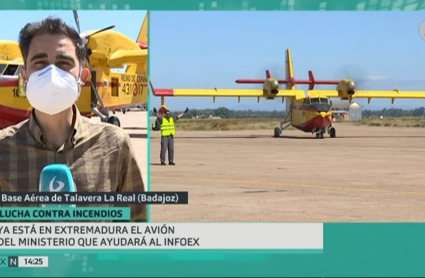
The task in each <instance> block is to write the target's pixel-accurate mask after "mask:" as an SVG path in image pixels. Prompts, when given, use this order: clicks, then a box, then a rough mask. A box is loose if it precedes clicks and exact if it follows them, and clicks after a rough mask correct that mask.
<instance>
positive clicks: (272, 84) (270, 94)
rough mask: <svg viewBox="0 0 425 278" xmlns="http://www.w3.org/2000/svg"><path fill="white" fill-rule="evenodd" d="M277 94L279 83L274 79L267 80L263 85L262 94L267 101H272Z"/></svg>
mask: <svg viewBox="0 0 425 278" xmlns="http://www.w3.org/2000/svg"><path fill="white" fill-rule="evenodd" d="M278 93H279V81H277V79H275V78H268V79H267V80H266V82H264V84H263V94H264V97H265V98H267V99H274V98H275V97H276V95H277V94H278Z"/></svg>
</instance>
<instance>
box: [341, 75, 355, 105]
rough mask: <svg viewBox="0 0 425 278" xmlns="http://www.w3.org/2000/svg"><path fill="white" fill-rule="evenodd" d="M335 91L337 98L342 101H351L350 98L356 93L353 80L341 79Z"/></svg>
mask: <svg viewBox="0 0 425 278" xmlns="http://www.w3.org/2000/svg"><path fill="white" fill-rule="evenodd" d="M336 89H337V91H338V97H340V98H341V99H342V100H351V97H352V96H353V95H354V93H355V91H356V86H355V84H354V81H353V80H351V79H343V80H341V82H339V84H338V86H337V87H336Z"/></svg>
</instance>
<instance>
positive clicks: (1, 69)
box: [0, 65, 6, 74]
mask: <svg viewBox="0 0 425 278" xmlns="http://www.w3.org/2000/svg"><path fill="white" fill-rule="evenodd" d="M5 68H6V65H0V74H3V71H4V69H5Z"/></svg>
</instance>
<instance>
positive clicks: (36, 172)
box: [0, 17, 147, 222]
mask: <svg viewBox="0 0 425 278" xmlns="http://www.w3.org/2000/svg"><path fill="white" fill-rule="evenodd" d="M19 46H20V49H21V52H22V57H23V59H24V68H23V69H22V70H21V74H22V77H23V78H24V79H25V80H26V93H27V98H28V101H29V102H30V104H31V105H32V106H33V110H32V113H31V116H30V118H29V119H28V120H25V121H22V122H21V123H18V124H17V125H14V126H10V127H8V128H6V129H3V130H0V175H2V176H3V178H4V179H5V181H6V182H7V183H9V184H10V186H11V188H12V189H13V191H38V184H39V179H40V173H41V171H42V169H43V168H44V167H45V166H46V165H49V164H56V163H58V164H66V165H67V166H68V167H69V168H70V169H71V172H72V174H73V178H74V181H75V184H76V185H77V188H78V191H79V192H90V191H91V192H114V191H116V192H125V191H139V192H144V191H146V188H145V185H144V183H143V180H142V174H141V171H140V168H139V163H138V161H137V158H136V155H135V152H134V150H133V146H132V144H131V140H130V137H129V136H128V135H127V134H126V133H125V132H124V130H122V129H120V128H119V127H117V126H114V125H111V124H106V123H98V122H95V121H92V120H90V119H88V118H86V117H83V116H81V115H80V112H79V110H78V108H77V106H76V105H75V102H76V101H77V99H78V97H79V95H80V92H81V86H82V85H83V84H84V83H85V82H86V80H87V79H88V77H89V74H90V73H89V70H88V69H86V68H83V66H84V57H85V56H86V48H85V45H83V42H82V40H81V38H80V35H79V34H78V32H77V31H76V30H74V29H73V28H72V27H71V26H69V25H67V24H66V23H64V22H63V21H62V19H60V18H53V17H48V18H46V19H44V20H42V21H40V22H36V23H28V24H27V25H25V27H24V28H23V29H22V30H21V32H20V34H19ZM130 207H131V221H143V222H145V221H147V207H146V205H130Z"/></svg>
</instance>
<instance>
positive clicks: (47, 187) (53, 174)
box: [39, 164, 77, 207]
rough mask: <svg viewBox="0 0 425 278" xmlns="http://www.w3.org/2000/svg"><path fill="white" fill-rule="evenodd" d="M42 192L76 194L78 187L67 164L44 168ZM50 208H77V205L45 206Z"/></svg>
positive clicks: (41, 177)
mask: <svg viewBox="0 0 425 278" xmlns="http://www.w3.org/2000/svg"><path fill="white" fill-rule="evenodd" d="M39 191H40V192H76V191H77V189H76V186H75V183H74V179H73V178H72V173H71V170H70V169H69V167H68V166H67V165H65V164H52V165H48V166H46V167H44V168H43V171H42V172H41V176H40V184H39ZM43 206H49V207H58V206H59V207H70V206H71V207H75V205H69V204H65V205H57V204H43Z"/></svg>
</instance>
